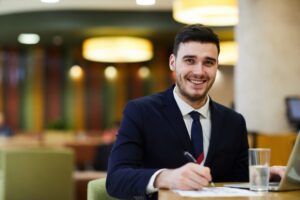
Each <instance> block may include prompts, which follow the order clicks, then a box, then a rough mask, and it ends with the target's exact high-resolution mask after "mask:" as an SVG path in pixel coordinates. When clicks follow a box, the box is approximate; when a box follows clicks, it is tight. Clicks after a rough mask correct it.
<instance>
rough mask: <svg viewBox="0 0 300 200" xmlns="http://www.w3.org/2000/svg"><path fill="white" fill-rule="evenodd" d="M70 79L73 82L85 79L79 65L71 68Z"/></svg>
mask: <svg viewBox="0 0 300 200" xmlns="http://www.w3.org/2000/svg"><path fill="white" fill-rule="evenodd" d="M69 73H70V77H71V78H72V79H73V80H80V79H82V77H83V70H82V68H81V67H80V66H78V65H74V66H72V67H71V68H70V71H69Z"/></svg>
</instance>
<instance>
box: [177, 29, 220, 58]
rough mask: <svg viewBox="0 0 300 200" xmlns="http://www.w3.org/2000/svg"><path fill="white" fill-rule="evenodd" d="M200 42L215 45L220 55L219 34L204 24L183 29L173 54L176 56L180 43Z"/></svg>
mask: <svg viewBox="0 0 300 200" xmlns="http://www.w3.org/2000/svg"><path fill="white" fill-rule="evenodd" d="M189 41H198V42H203V43H213V44H215V45H216V46H217V49H218V53H220V40H219V37H218V35H217V34H215V33H214V32H213V30H212V29H211V28H209V27H207V26H204V25H202V24H192V25H187V26H184V27H183V28H181V29H180V30H179V31H178V33H177V35H176V37H175V41H174V46H173V54H174V55H175V56H176V55H177V51H178V48H179V45H180V43H185V42H189Z"/></svg>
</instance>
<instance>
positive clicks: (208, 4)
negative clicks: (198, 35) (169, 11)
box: [173, 0, 238, 26]
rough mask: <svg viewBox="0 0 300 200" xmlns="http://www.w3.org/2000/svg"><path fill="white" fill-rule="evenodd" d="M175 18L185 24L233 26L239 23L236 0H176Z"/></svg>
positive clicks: (174, 5) (174, 7)
mask: <svg viewBox="0 0 300 200" xmlns="http://www.w3.org/2000/svg"><path fill="white" fill-rule="evenodd" d="M173 18H174V19H175V20H176V21H178V22H181V23H184V24H195V23H200V24H205V25H209V26H233V25H236V24H237V22H238V8H237V1H236V0H174V3H173Z"/></svg>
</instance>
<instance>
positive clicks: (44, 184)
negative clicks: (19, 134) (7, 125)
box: [0, 148, 74, 200]
mask: <svg viewBox="0 0 300 200" xmlns="http://www.w3.org/2000/svg"><path fill="white" fill-rule="evenodd" d="M73 157H74V156H73V152H72V151H71V150H68V149H49V148H31V149H28V148H14V149H1V150H0V172H1V176H0V199H1V200H2V199H3V200H24V199H30V200H73V199H74V182H73V169H74V158H73Z"/></svg>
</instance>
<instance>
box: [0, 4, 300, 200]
mask: <svg viewBox="0 0 300 200" xmlns="http://www.w3.org/2000/svg"><path fill="white" fill-rule="evenodd" d="M299 22H300V1H298V0H289V1H282V0H260V1H249V0H146V1H143V0H110V1H104V0H23V1H19V0H0V135H2V136H3V137H1V138H0V153H1V152H6V151H7V149H10V148H11V147H18V148H24V149H28V147H29V148H32V147H34V148H36V147H39V149H40V147H42V148H41V149H44V148H45V147H46V148H49V147H50V148H52V149H59V148H61V147H66V148H67V149H69V150H72V152H73V153H72V154H73V156H74V171H73V169H72V172H74V175H73V178H72V180H73V179H74V180H75V183H76V188H75V191H76V195H75V197H76V198H77V199H85V198H86V185H87V182H88V181H89V180H92V179H95V178H99V177H105V170H106V168H107V158H108V156H109V152H110V149H111V146H112V144H113V142H114V140H115V136H116V133H117V130H118V126H119V123H120V121H121V120H122V111H123V108H124V106H125V105H126V102H127V101H128V100H130V99H133V98H138V97H141V96H145V95H149V94H153V93H155V92H159V91H163V90H165V89H166V88H168V87H169V86H170V85H172V84H173V83H174V74H172V72H171V71H170V70H169V65H168V59H169V55H170V54H171V53H172V48H173V41H174V36H175V34H176V32H177V31H178V29H179V28H181V27H182V26H184V25H186V24H191V23H202V24H205V25H207V26H210V27H211V28H212V29H213V30H214V31H215V32H216V33H217V34H218V35H219V38H220V40H221V53H220V58H219V59H220V65H219V69H218V74H217V79H216V82H215V84H214V86H213V88H212V90H211V91H210V96H211V97H212V99H214V100H215V101H217V102H219V103H221V104H224V105H225V106H227V107H230V108H233V109H235V110H237V111H238V112H240V113H241V114H243V116H244V117H245V119H246V122H247V126H248V130H249V142H250V146H252V147H268V148H271V149H272V158H271V164H286V163H287V160H288V157H289V154H290V152H291V149H292V147H293V144H294V141H295V138H296V135H297V132H298V130H299V128H300V90H299V85H300V78H299V74H300V60H299V55H300V48H299V46H300V39H299V35H300V26H299V25H300V24H299ZM283 149H285V150H284V151H283ZM1 158H3V157H1V156H0V168H1V166H2V165H3V164H2V163H5V162H4V161H3V160H2V161H1ZM40 162H42V161H39V162H38V163H40ZM17 165H18V164H17ZM103 171H104V172H103ZM31 172H32V170H31ZM34 172H36V171H33V172H32V173H33V174H32V176H34ZM100 172H101V173H100ZM102 172H103V173H102ZM3 185H4V186H5V185H6V184H3ZM49 185H52V184H49ZM49 185H48V188H49ZM65 185H67V184H65ZM66 190H67V189H66ZM12 191H15V189H13V190H12ZM52 193H55V192H52ZM57 193H58V194H60V193H61V192H57ZM6 194H10V193H6ZM4 199H5V198H4ZM28 199H33V197H32V196H28ZM39 199H46V198H44V197H40V198H39ZM52 199H59V197H55V198H52ZM63 199H68V198H66V197H64V198H63Z"/></svg>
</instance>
